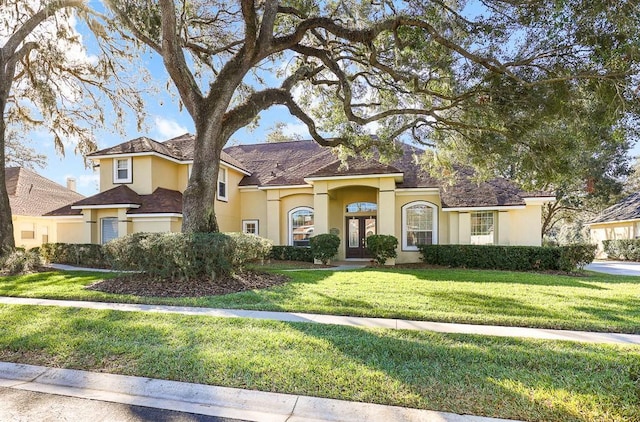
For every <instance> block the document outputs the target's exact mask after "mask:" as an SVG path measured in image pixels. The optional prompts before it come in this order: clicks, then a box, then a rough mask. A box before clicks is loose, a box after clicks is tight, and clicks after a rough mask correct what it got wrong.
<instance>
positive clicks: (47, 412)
mask: <svg viewBox="0 0 640 422" xmlns="http://www.w3.org/2000/svg"><path fill="white" fill-rule="evenodd" d="M0 403H2V404H1V405H0V421H4V422H36V421H37V422H60V421H91V422H141V421H145V422H146V421H149V422H246V421H243V420H241V419H228V418H220V417H216V416H207V415H197V414H194V413H186V412H176V411H172V410H165V409H155V408H153V407H143V406H132V405H129V404H122V403H113V402H108V401H100V400H90V399H81V398H77V397H68V396H61V395H58V394H50V393H38V392H33V391H26V390H18V389H14V388H3V387H0Z"/></svg>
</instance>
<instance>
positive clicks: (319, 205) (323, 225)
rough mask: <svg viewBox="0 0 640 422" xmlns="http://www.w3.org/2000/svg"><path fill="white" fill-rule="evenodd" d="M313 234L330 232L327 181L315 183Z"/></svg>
mask: <svg viewBox="0 0 640 422" xmlns="http://www.w3.org/2000/svg"><path fill="white" fill-rule="evenodd" d="M313 224H314V227H313V234H314V235H316V234H324V233H329V192H328V187H327V182H325V181H316V182H315V183H314V185H313Z"/></svg>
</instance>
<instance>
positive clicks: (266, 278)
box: [86, 271, 289, 297]
mask: <svg viewBox="0 0 640 422" xmlns="http://www.w3.org/2000/svg"><path fill="white" fill-rule="evenodd" d="M287 281H289V277H287V276H285V275H282V274H268V273H261V272H254V271H245V272H242V273H238V274H234V275H232V276H225V277H219V278H217V279H215V280H213V281H212V280H209V279H194V280H152V279H150V278H149V277H148V276H145V275H144V274H131V275H127V276H123V277H117V278H111V279H106V280H101V281H99V282H96V283H94V284H91V285H89V286H87V287H86V288H87V289H89V290H96V291H100V292H104V293H115V294H129V295H135V296H147V297H198V296H215V295H226V294H229V293H236V292H243V291H245V290H252V289H265V288H267V287H272V286H277V285H279V284H283V283H286V282H287Z"/></svg>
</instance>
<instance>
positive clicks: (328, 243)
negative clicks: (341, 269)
mask: <svg viewBox="0 0 640 422" xmlns="http://www.w3.org/2000/svg"><path fill="white" fill-rule="evenodd" d="M309 243H310V245H311V256H312V257H313V259H318V260H320V261H321V262H322V263H323V264H325V265H326V264H327V262H329V260H330V259H331V258H333V257H334V256H336V255H337V254H338V247H339V246H340V238H339V237H338V236H337V235H335V234H330V233H323V234H318V235H315V236H313V237H312V238H310V239H309Z"/></svg>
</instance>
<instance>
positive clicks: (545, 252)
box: [418, 244, 596, 272]
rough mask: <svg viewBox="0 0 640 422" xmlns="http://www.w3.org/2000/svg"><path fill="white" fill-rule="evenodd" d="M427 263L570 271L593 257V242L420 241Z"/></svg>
mask: <svg viewBox="0 0 640 422" xmlns="http://www.w3.org/2000/svg"><path fill="white" fill-rule="evenodd" d="M418 249H419V250H420V253H421V254H422V260H423V261H424V262H425V263H427V264H432V265H442V266H448V267H465V268H479V269H492V270H509V271H533V270H538V271H540V270H555V271H558V270H561V271H567V272H568V271H574V270H575V269H577V268H582V267H584V265H586V264H587V263H589V262H591V261H593V259H594V257H595V249H596V247H595V245H583V244H579V245H569V246H560V247H548V246H499V245H420V246H418Z"/></svg>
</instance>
